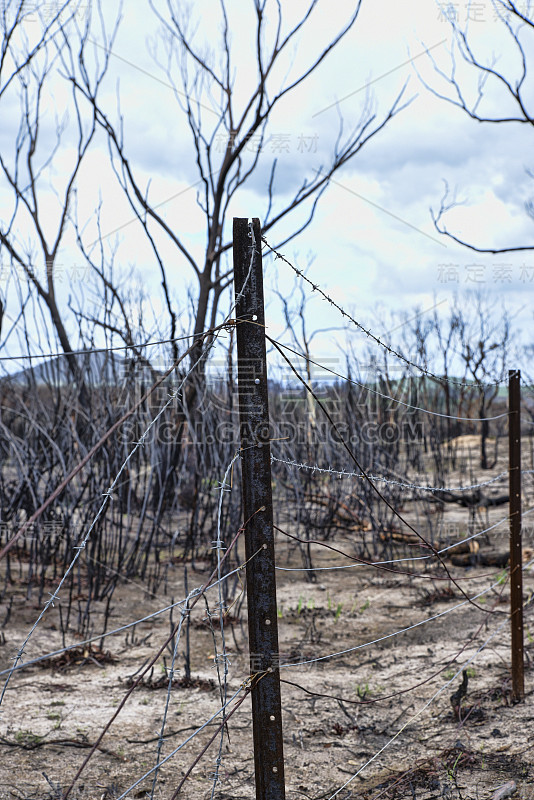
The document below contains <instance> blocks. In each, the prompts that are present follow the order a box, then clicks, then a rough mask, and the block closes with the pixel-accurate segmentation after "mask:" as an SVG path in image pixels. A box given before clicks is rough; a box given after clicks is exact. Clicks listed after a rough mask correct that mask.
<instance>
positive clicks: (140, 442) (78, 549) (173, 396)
mask: <svg viewBox="0 0 534 800" xmlns="http://www.w3.org/2000/svg"><path fill="white" fill-rule="evenodd" d="M249 231H250V236H251V238H252V244H251V257H250V266H249V269H248V273H247V275H246V277H245V280H244V282H243V287H242V289H241V292H240V294H239V295H238V297H236V299H235V302H234V305H233V306H232V307H231V309H230V311H229V313H228V315H227V317H226V320H225V323H228V321H229V320H230V317H231V315H232V312H233V311H234V309H235V308H236V306H237V303H238V301H239V299H240V298H241V296H242V294H243V292H244V291H245V288H246V286H247V283H248V281H249V279H250V276H251V273H252V267H253V263H254V249H255V247H256V238H255V235H254V228H253V225H252V223H250V222H249ZM225 323H223V325H221V326H218V329H217V330H216V331H215V332H214V334H213V337H212V340H211V341H210V342H209V343H208V345H207V347H206V348H205V349H204V350H203V351H202V352H201V354H200V356H199V357H198V359H197V360H196V361H195V362H194V364H193V365H192V366H191V367H190V369H189V370H188V372H187V373H186V375H185V376H184V378H183V380H182V381H181V382H180V383H179V385H178V386H177V387H176V389H175V390H174V391H173V392H171V394H170V395H169V398H168V400H167V401H166V403H165V404H164V405H163V406H162V408H161V409H160V410H159V411H158V413H157V414H156V416H155V417H153V419H152V420H151V421H150V423H149V424H148V426H147V427H146V428H145V430H144V432H143V434H142V435H141V437H140V438H139V440H138V441H137V442H136V443H135V445H134V447H133V449H132V450H131V451H130V452H129V453H128V455H127V456H126V458H125V459H124V461H123V463H122V465H121V466H120V468H119V470H118V472H117V474H116V476H115V478H114V480H113V482H112V483H111V485H110V487H109V489H108V490H107V491H106V492H105V493H104V500H103V502H102V504H101V506H100V508H99V510H98V511H97V513H96V515H95V517H94V518H93V521H92V522H91V524H90V525H89V528H88V530H87V533H86V534H85V536H84V538H83V539H82V541H81V543H80V544H79V545H77V546H75V547H74V550H75V551H76V553H75V555H74V558H73V559H72V560H71V563H70V564H69V566H68V567H67V569H66V571H65V572H64V574H63V577H62V578H61V580H60V582H59V583H58V585H57V588H56V589H55V591H54V593H53V594H51V595H50V600H48V601H47V602H46V603H45V605H44V607H43V609H42V610H41V612H40V614H39V616H38V617H37V619H36V621H35V622H34V624H33V626H32V627H31V629H30V631H29V633H28V634H27V636H26V638H25V639H24V641H23V643H22V645H21V647H20V648H19V650H18V652H17V654H16V656H15V658H14V660H13V661H14V663H13V667H12V668H11V671H10V673H9V674H8V677H7V678H6V680H5V683H4V686H3V688H2V692H1V693H0V706H1V705H2V702H3V699H4V696H5V693H6V691H7V687H8V684H9V681H10V679H11V675H12V674H13V671H14V668H15V667H16V666H17V664H18V663H19V661H20V660H21V659H22V656H23V653H24V648H25V647H26V645H27V644H28V642H29V640H30V638H31V637H32V635H33V633H34V632H35V630H36V629H37V627H38V625H39V623H40V622H41V620H42V619H43V617H44V616H45V614H46V612H47V611H48V609H49V608H50V607H51V606H52V607H53V605H54V600H59V599H60V598H59V596H58V592H60V591H61V588H62V586H63V584H64V583H65V581H66V580H67V577H68V576H69V575H70V573H71V571H72V569H73V568H74V565H75V564H76V562H77V560H78V558H79V557H80V554H81V552H82V550H84V549H85V546H86V544H87V542H88V541H89V538H90V536H91V533H92V531H93V530H94V528H95V526H96V524H97V522H98V520H99V519H100V517H101V516H102V514H103V512H104V510H105V508H106V507H107V504H108V501H109V499H110V497H111V494H112V491H113V489H114V488H115V486H116V484H117V483H118V481H119V478H120V476H121V475H122V473H123V471H124V470H125V469H126V467H127V466H128V463H129V462H130V460H131V458H132V457H133V456H134V454H135V453H136V452H137V450H138V449H139V448H140V447H141V446H142V445H143V444H144V441H145V439H146V437H147V436H148V434H149V433H150V431H151V430H152V428H153V427H154V425H155V424H156V422H157V421H158V419H159V418H160V417H161V416H162V414H164V413H165V411H166V410H167V408H168V407H169V406H170V405H171V404H172V403H173V402H174V400H175V399H176V397H177V396H178V394H179V392H180V391H181V389H182V387H183V386H184V384H185V382H186V381H187V379H188V378H189V376H190V375H191V373H192V372H193V371H194V370H195V368H196V367H197V366H198V364H199V363H200V362H201V361H202V360H204V359H205V357H206V355H207V353H208V352H209V351H210V349H212V348H213V346H214V344H215V342H216V340H217V336H218V335H219V333H220V331H221V330H222V329H223V327H224V325H225ZM184 357H185V354H184V356H182V358H184ZM177 366H178V363H176V364H174V365H173V367H172V368H171V370H170V371H172V370H173V369H176V367H177ZM33 516H35V515H33ZM27 525H28V521H27V522H26V526H27ZM23 530H24V526H22V528H21V530H19V532H18V533H17V534H16V536H15V537H14V538H17V537H18V536H20V534H21V532H22V531H23Z"/></svg>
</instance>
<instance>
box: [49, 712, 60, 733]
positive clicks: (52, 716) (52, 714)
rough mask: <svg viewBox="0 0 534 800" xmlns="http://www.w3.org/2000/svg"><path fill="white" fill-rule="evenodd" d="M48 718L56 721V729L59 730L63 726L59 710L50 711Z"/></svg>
mask: <svg viewBox="0 0 534 800" xmlns="http://www.w3.org/2000/svg"><path fill="white" fill-rule="evenodd" d="M46 718H47V719H49V720H52V722H54V723H55V725H54V730H55V731H57V729H58V728H60V727H61V714H59V713H58V712H57V711H49V712H48V714H47V715H46Z"/></svg>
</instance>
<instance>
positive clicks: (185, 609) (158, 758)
mask: <svg viewBox="0 0 534 800" xmlns="http://www.w3.org/2000/svg"><path fill="white" fill-rule="evenodd" d="M197 591H198V590H197V589H193V591H192V592H189V594H188V595H187V597H186V599H185V601H184V604H183V608H182V609H181V610H180V622H179V623H178V629H177V631H176V635H175V637H174V647H173V650H172V660H171V668H170V670H169V672H168V678H169V680H168V684H167V694H166V697H165V705H164V709H163V718H162V720H161V728H160V732H159V737H158V745H157V749H156V764H155V766H154V778H153V780H152V790H151V792H150V800H154V792H155V791H156V783H157V780H158V772H159V768H160V766H161V754H162V752H163V745H164V742H165V738H164V734H165V726H166V724H167V716H168V713H169V706H170V702H171V693H172V684H173V681H174V665H175V664H176V657H177V655H178V646H179V644H180V636H181V633H182V627H183V624H184V620H185V618H186V617H187V616H188V615H189V601H190V599H191V598H192V597H194V596H195V595H196V594H197Z"/></svg>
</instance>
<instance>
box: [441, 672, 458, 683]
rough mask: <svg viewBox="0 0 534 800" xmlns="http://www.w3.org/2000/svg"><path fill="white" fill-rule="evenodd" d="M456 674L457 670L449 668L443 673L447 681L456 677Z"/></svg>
mask: <svg viewBox="0 0 534 800" xmlns="http://www.w3.org/2000/svg"><path fill="white" fill-rule="evenodd" d="M455 675H456V672H455V671H454V670H453V669H447V670H445V672H444V673H443V677H444V678H445V680H447V681H452V679H453V678H454V676H455Z"/></svg>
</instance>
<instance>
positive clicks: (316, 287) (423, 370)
mask: <svg viewBox="0 0 534 800" xmlns="http://www.w3.org/2000/svg"><path fill="white" fill-rule="evenodd" d="M261 238H262V242H263V243H264V244H265V245H266V246H267V247H268V248H269V250H270V251H271V252H272V253H274V254H275V256H276V258H277V259H278V258H279V259H281V260H282V261H283V262H284V263H286V264H287V265H288V266H289V267H291V269H292V270H293V272H295V274H296V275H298V277H299V278H301V279H302V280H304V281H306V283H308V284H309V285H310V286H311V287H312V290H313V291H314V292H318V293H319V294H320V295H321V297H322V298H323V299H324V300H326V301H327V302H328V303H330V305H331V306H333V307H334V308H336V309H337V310H338V311H339V312H340V314H341V315H342V316H343V317H345V318H346V319H348V320H350V322H352V323H353V325H355V326H356V327H357V328H358V329H359V330H360V331H362V333H365V335H366V336H367V337H368V338H370V339H372V340H373V341H374V342H376V344H378V345H379V346H380V347H382V348H383V349H384V350H386V351H387V352H388V353H390V354H391V355H392V356H395V357H396V358H398V359H400V360H401V361H404V363H405V364H407V365H408V366H410V367H414V368H415V369H417V370H419V371H420V372H421V373H422V374H423V375H426V376H427V377H429V378H432V380H435V381H438V382H439V383H450V384H452V385H454V386H463V387H464V388H472V387H473V386H482V387H484V386H500V385H501V384H502V383H503V381H487V382H485V383H481V382H480V381H476V380H474V381H472V382H471V383H465V382H464V381H457V380H454V379H453V378H446V377H445V376H440V375H436V374H435V373H434V372H431V371H430V370H428V369H426V368H425V367H422V366H421V365H420V364H416V363H415V362H414V361H410V359H408V358H406V356H404V355H403V354H402V353H399V352H398V351H397V350H395V349H394V348H392V347H390V346H389V345H388V344H386V343H385V342H383V341H382V339H380V338H379V337H378V336H376V335H375V334H374V333H373V332H372V331H371V330H369V329H367V328H366V327H365V326H364V325H362V324H361V323H360V322H358V321H357V320H355V319H354V317H352V316H351V315H350V314H349V313H348V312H347V311H345V309H343V308H342V307H341V306H340V305H339V304H338V303H336V301H335V300H333V299H332V298H331V297H330V296H329V295H328V294H326V292H324V291H323V290H322V289H321V288H320V287H319V285H318V284H316V283H313V281H311V280H310V279H309V278H308V277H307V275H305V274H304V272H303V271H302V270H300V269H298V267H295V266H294V265H293V264H292V263H291V262H290V261H288V259H287V258H286V257H285V256H284V255H282V253H279V252H278V251H277V250H275V248H274V247H271V245H270V244H269V242H268V241H267V239H266V238H265V236H262V237H261Z"/></svg>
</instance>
